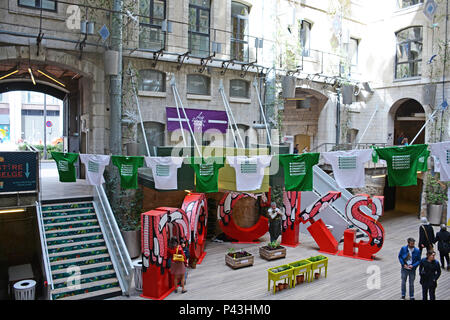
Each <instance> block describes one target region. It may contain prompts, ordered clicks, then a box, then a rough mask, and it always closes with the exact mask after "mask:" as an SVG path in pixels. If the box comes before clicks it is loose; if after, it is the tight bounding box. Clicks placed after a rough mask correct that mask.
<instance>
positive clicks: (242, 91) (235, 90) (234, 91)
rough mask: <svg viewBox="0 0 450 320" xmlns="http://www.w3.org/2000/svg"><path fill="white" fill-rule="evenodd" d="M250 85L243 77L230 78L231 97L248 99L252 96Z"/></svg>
mask: <svg viewBox="0 0 450 320" xmlns="http://www.w3.org/2000/svg"><path fill="white" fill-rule="evenodd" d="M249 87H250V85H249V83H248V81H245V80H241V79H233V80H230V97H235V98H245V99H248V98H249V97H250V95H249V91H250V90H249Z"/></svg>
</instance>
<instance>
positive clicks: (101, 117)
mask: <svg viewBox="0 0 450 320" xmlns="http://www.w3.org/2000/svg"><path fill="white" fill-rule="evenodd" d="M0 56H1V57H6V58H5V59H2V60H0V73H1V74H2V75H3V74H6V72H7V71H8V70H12V69H14V68H16V69H17V68H18V69H20V72H17V73H15V74H14V75H12V76H10V77H7V78H5V79H3V80H1V81H0V85H3V88H4V90H6V91H8V90H12V89H11V88H12V85H11V84H12V83H14V82H16V85H17V83H18V82H21V83H22V84H23V88H26V86H27V83H28V85H29V86H30V84H31V83H32V79H31V76H30V75H29V72H28V68H29V67H30V68H31V69H32V73H33V74H34V77H35V82H36V86H37V87H39V88H37V87H36V88H37V89H36V90H35V91H39V92H43V93H47V92H48V93H49V94H50V95H53V96H55V94H54V93H53V94H52V92H51V91H52V90H51V89H52V88H54V89H55V87H56V89H55V90H56V91H55V92H63V95H64V94H65V95H64V97H63V99H65V106H69V105H71V107H70V108H71V110H72V111H73V112H69V111H67V114H72V117H71V118H70V119H66V122H67V123H71V125H72V128H73V131H72V132H73V133H74V134H72V137H73V139H72V145H73V146H74V145H77V147H76V148H71V149H73V150H69V151H82V152H87V153H100V154H104V153H105V146H107V145H109V143H108V140H107V139H106V137H105V129H106V128H107V124H108V121H107V118H109V113H108V111H109V110H108V109H107V108H106V107H105V101H106V99H105V81H104V80H105V79H104V71H103V68H102V67H99V66H102V65H103V63H101V61H90V60H87V59H86V58H83V59H82V60H80V59H79V57H78V56H75V55H72V54H69V53H67V52H62V51H58V50H53V49H45V48H42V49H41V50H40V52H39V56H37V55H36V52H35V51H34V50H33V48H32V47H31V46H30V47H29V46H9V47H1V48H0ZM37 70H43V71H44V72H45V73H46V74H48V75H50V76H52V77H53V78H54V79H55V80H57V81H60V82H61V83H64V84H65V87H64V88H63V89H65V90H58V88H57V87H58V86H59V87H60V89H61V86H60V85H59V84H58V83H56V82H55V81H54V80H51V79H49V78H48V77H44V76H43V75H42V74H41V73H39V72H38V71H37ZM8 86H9V88H10V89H8ZM16 90H17V89H16ZM25 90H26V89H25ZM68 135H69V136H70V135H71V134H70V133H68ZM68 140H70V139H68ZM69 144H70V143H69Z"/></svg>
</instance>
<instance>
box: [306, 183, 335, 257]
mask: <svg viewBox="0 0 450 320" xmlns="http://www.w3.org/2000/svg"><path fill="white" fill-rule="evenodd" d="M340 197H341V193H340V192H336V191H330V192H328V193H327V194H326V195H325V196H323V197H322V198H320V199H318V200H317V201H316V202H314V203H313V204H312V205H310V206H309V207H308V208H306V209H305V210H303V211H302V212H301V213H300V214H299V218H300V221H301V222H302V223H306V222H310V223H311V225H310V226H309V227H308V228H307V229H308V232H309V233H310V234H311V236H312V237H313V238H314V240H315V241H316V243H317V244H318V245H319V251H322V252H326V253H330V254H336V253H337V251H338V244H339V243H338V242H337V241H336V239H335V238H334V237H333V235H332V234H331V232H330V230H328V228H327V227H326V225H325V223H324V222H323V221H322V219H319V220H317V221H315V219H314V217H315V216H316V215H317V214H318V213H319V212H321V211H322V210H323V209H325V208H326V207H328V206H329V205H330V204H331V203H332V202H334V201H335V200H337V199H339V198H340Z"/></svg>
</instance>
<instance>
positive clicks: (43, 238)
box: [36, 201, 54, 300]
mask: <svg viewBox="0 0 450 320" xmlns="http://www.w3.org/2000/svg"><path fill="white" fill-rule="evenodd" d="M36 214H37V222H38V226H39V236H40V238H41V249H42V255H43V257H42V258H43V261H44V269H45V277H46V281H47V285H48V286H49V287H50V292H51V291H52V290H54V286H53V278H52V271H51V269H50V259H49V257H48V248H47V237H46V236H45V228H44V220H43V217H42V209H41V204H40V202H39V201H36ZM50 292H49V300H52V295H51V293H50Z"/></svg>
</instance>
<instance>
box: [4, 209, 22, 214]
mask: <svg viewBox="0 0 450 320" xmlns="http://www.w3.org/2000/svg"><path fill="white" fill-rule="evenodd" d="M19 212H25V209H24V208H20V209H6V210H0V214H2V213H19Z"/></svg>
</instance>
